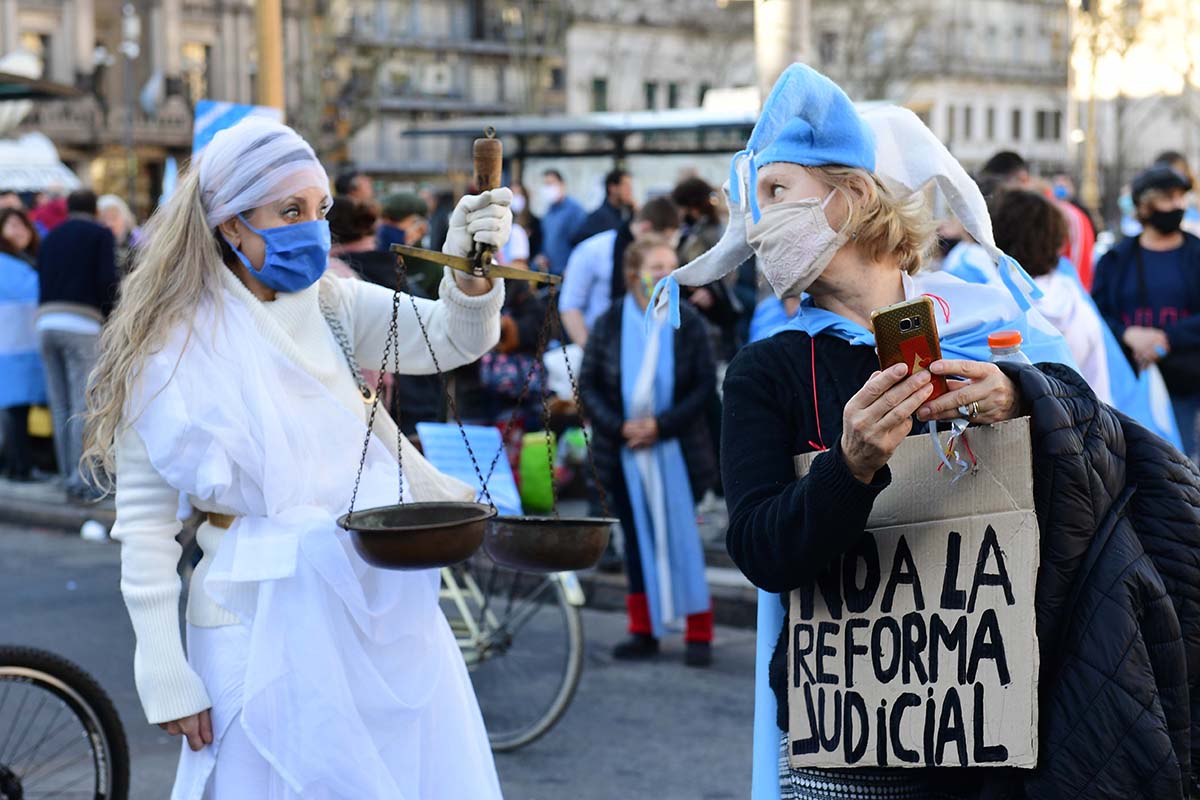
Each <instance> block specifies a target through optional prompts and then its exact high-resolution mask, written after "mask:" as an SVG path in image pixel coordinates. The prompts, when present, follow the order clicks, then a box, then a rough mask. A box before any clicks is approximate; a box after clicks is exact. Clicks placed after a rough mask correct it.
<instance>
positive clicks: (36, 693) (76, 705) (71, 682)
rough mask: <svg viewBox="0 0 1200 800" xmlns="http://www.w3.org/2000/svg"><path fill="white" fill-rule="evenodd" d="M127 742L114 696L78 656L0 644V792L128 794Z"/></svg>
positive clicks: (103, 797)
mask: <svg viewBox="0 0 1200 800" xmlns="http://www.w3.org/2000/svg"><path fill="white" fill-rule="evenodd" d="M128 794H129V745H128V743H127V741H126V739H125V730H124V728H123V727H122V725H121V718H120V717H119V716H118V715H117V711H116V708H115V707H114V706H113V703H112V700H110V699H109V697H108V695H107V694H105V692H104V690H103V689H101V688H100V685H99V684H98V683H96V681H95V680H94V679H93V678H92V676H91V675H89V674H88V673H87V672H85V671H84V670H83V669H81V668H80V667H79V666H77V665H76V664H73V663H72V662H70V661H68V660H66V659H65V658H61V657H59V656H56V655H54V654H53V653H48V652H46V651H44V650H37V649H34V648H31V647H14V646H7V645H0V800H39V798H51V797H65V798H69V797H75V798H91V799H92V800H126V798H127V797H128Z"/></svg>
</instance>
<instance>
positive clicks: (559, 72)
mask: <svg viewBox="0 0 1200 800" xmlns="http://www.w3.org/2000/svg"><path fill="white" fill-rule="evenodd" d="M566 85H567V76H566V72H565V71H564V70H563V68H562V67H551V68H550V90H551V91H555V92H561V91H562V90H563V89H564V88H565V87H566Z"/></svg>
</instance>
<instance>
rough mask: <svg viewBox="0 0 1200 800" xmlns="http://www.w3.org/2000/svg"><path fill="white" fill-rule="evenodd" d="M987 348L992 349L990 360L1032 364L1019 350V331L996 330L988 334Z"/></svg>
mask: <svg viewBox="0 0 1200 800" xmlns="http://www.w3.org/2000/svg"><path fill="white" fill-rule="evenodd" d="M988 349H989V350H991V351H992V357H991V359H990V360H991V362H992V363H993V364H996V363H999V362H1001V361H1016V362H1018V363H1021V364H1032V363H1033V362H1032V361H1030V360H1029V356H1027V355H1025V354H1024V353H1023V352H1021V332H1020V331H996V332H995V333H991V334H988Z"/></svg>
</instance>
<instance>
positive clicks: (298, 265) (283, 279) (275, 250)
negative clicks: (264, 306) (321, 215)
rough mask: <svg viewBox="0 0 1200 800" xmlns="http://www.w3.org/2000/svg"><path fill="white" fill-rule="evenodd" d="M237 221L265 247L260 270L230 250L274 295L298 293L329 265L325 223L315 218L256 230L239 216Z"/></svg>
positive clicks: (234, 248)
mask: <svg viewBox="0 0 1200 800" xmlns="http://www.w3.org/2000/svg"><path fill="white" fill-rule="evenodd" d="M238 219H240V220H241V221H242V223H243V224H244V225H245V226H246V227H247V228H249V229H250V230H252V231H254V232H255V233H257V234H258V235H259V236H261V237H262V239H263V242H264V243H265V244H266V248H267V252H266V255H265V256H264V257H263V265H262V269H255V268H254V265H252V264H251V263H250V259H248V258H246V256H245V255H244V254H243V253H242V252H241V251H240V250H238V249H237V248H236V247H233V252H234V253H235V254H236V255H237V257H238V258H239V259H240V260H241V262H242V263H243V264H245V265H246V269H248V270H250V274H251V275H253V276H254V277H255V278H257V279H258V280H259V281H260V282H261V283H262V284H263V285H264V286H266V287H268V288H271V289H274V290H275V291H277V292H298V291H300V290H301V289H307V288H308V287H309V286H312V285H313V284H314V283H316V282H317V281H318V280H319V279H320V277H321V276H322V275H323V274H324V273H325V268H326V267H327V266H329V247H330V244H331V239H330V235H329V223H328V222H327V221H325V220H323V219H318V220H313V221H311V222H296V223H293V224H291V225H280V226H279V227H277V228H265V229H263V230H259V229H258V228H256V227H254V226H253V225H251V224H250V223H249V222H247V221H246V218H245V217H244V216H242V215H241V214H238ZM231 247H232V245H231Z"/></svg>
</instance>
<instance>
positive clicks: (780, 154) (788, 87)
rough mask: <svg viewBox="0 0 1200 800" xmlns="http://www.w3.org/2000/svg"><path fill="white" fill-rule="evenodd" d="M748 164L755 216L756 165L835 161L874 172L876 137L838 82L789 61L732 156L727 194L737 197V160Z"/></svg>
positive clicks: (838, 163)
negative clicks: (744, 159)
mask: <svg viewBox="0 0 1200 800" xmlns="http://www.w3.org/2000/svg"><path fill="white" fill-rule="evenodd" d="M743 156H745V157H747V158H748V160H749V166H750V175H749V186H747V187H746V192H747V194H748V195H749V198H748V199H749V200H750V210H751V213H752V214H753V215H754V220H755V221H756V222H757V221H758V219H759V216H760V214H759V210H758V202H757V200H756V198H755V188H756V184H757V182H758V178H757V173H758V170H759V168H761V167H764V166H766V165H767V164H774V163H776V162H779V161H783V162H787V163H789V164H800V165H801V166H805V167H820V166H825V165H827V164H837V165H840V166H846V167H858V168H860V169H865V170H866V171H867V172H874V171H875V136H874V134H872V132H871V128H870V127H869V126H868V125H867V124H866V122H864V121H863V119H862V117H860V116H859V114H858V111H857V110H856V109H855V108H854V104H853V103H852V102H850V98H849V97H847V96H846V93H845V92H843V91H842V90H841V89H840V88H839V87H838V85H837V84H835V83H834V82H833V81H831V80H829V78H826V77H825V76H824V75H822V74H821V73H819V72H817V71H816V70H815V69H813V68H812V67H809V66H807V65H805V64H792V65H791V66H790V67H788V68H787V69H786V70H784V72H783V74H782V75H780V76H779V80H778V81H776V82H775V88H773V89H772V90H771V94H770V95H769V96H768V97H767V102H766V103H764V104H763V109H762V114H761V116H760V117H759V119H758V123H757V124H755V126H754V130H753V132H751V134H750V141H748V142H747V143H746V149H745V150H743V151H741V152H740V153H738V154H737V155H735V156H734V157H733V165H732V167H731V175H730V194H731V195H732V199H733V200H734V201H735V202H738V201H739V198H738V192H739V191H741V188H742V187H741V186H740V185H739V184H740V183H741V181H740V180H738V175H737V162H738V159H739V158H741V157H743Z"/></svg>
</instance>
